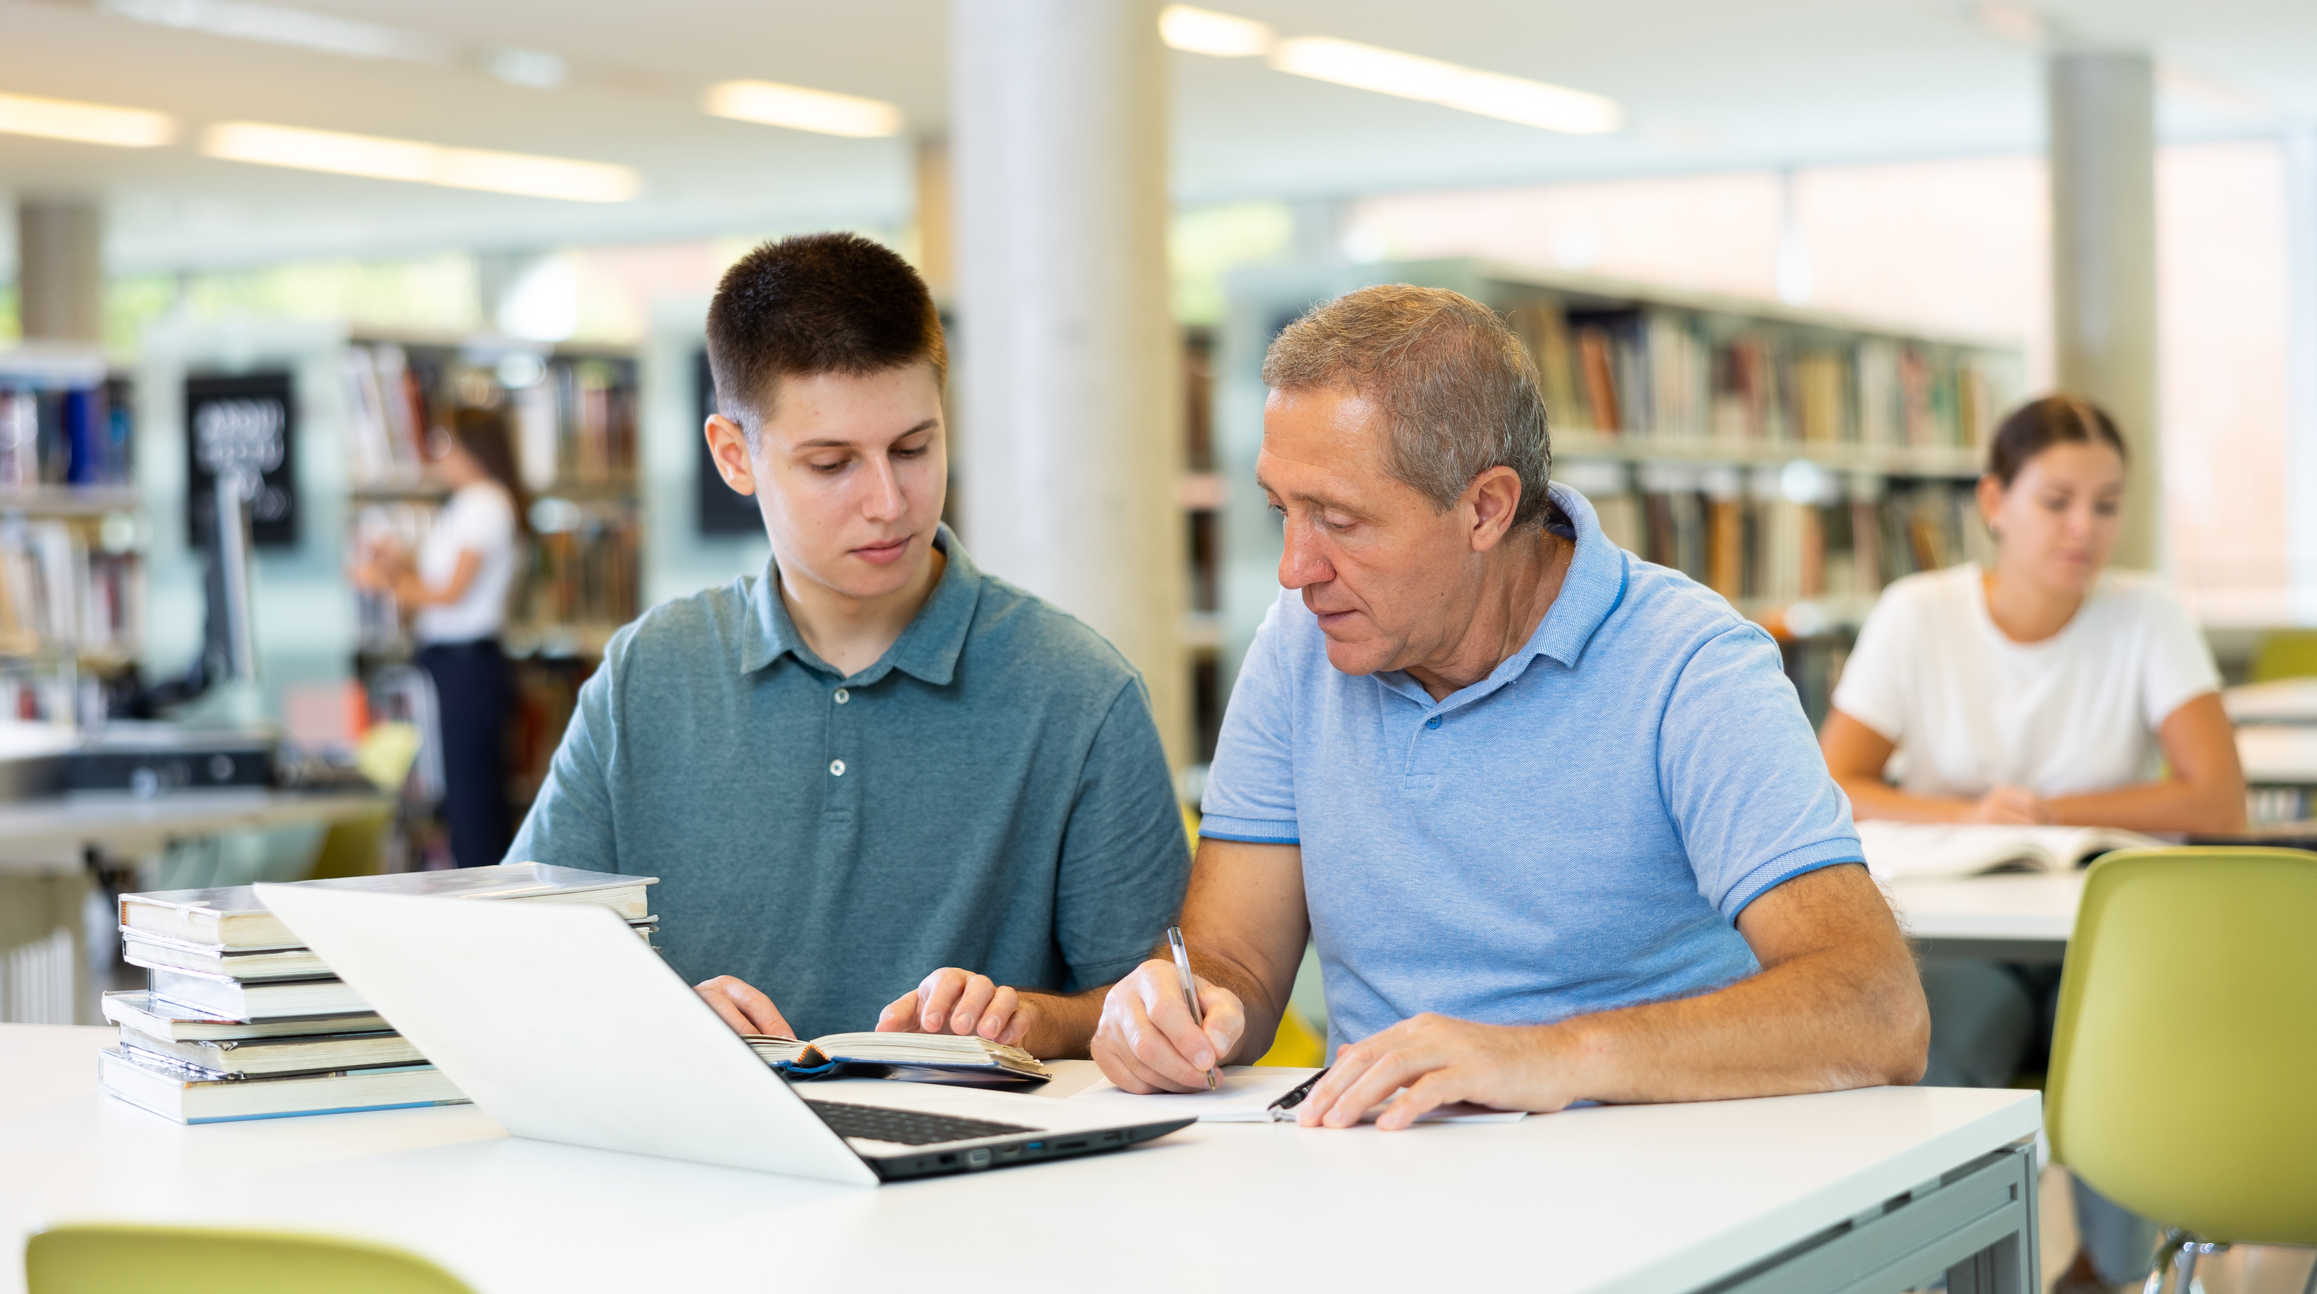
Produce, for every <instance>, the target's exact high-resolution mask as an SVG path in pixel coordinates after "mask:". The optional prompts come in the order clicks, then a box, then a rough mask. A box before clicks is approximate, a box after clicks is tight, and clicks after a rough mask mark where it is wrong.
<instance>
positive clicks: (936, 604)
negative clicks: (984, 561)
mask: <svg viewBox="0 0 2317 1294" xmlns="http://www.w3.org/2000/svg"><path fill="white" fill-rule="evenodd" d="M933 544H934V547H936V548H939V549H940V550H941V551H942V554H943V555H944V556H946V557H947V558H948V559H949V564H948V566H947V568H946V569H944V570H943V571H942V573H941V582H940V583H938V584H936V585H934V586H933V596H932V597H930V598H927V599H926V600H925V605H924V606H922V607H919V608H918V609H917V615H916V617H915V618H913V619H912V620H910V622H909V626H908V627H907V628H905V629H903V630H902V631H901V636H900V637H899V638H897V639H895V640H894V642H893V645H892V646H891V647H888V648H886V649H885V654H884V655H883V656H882V657H879V658H878V660H877V663H876V664H874V665H871V666H870V667H869V668H867V669H865V670H862V671H861V672H860V673H859V674H856V675H854V676H853V677H852V679H850V680H848V681H849V682H853V683H857V684H859V685H862V686H866V685H868V684H870V683H874V682H876V681H877V680H879V679H881V678H883V677H885V675H886V674H887V673H889V672H891V671H893V670H900V671H901V672H902V673H904V674H908V675H910V676H911V677H913V678H917V679H920V680H922V681H924V682H927V683H931V684H933V685H934V686H936V687H943V686H947V685H948V683H949V681H950V679H951V678H952V677H954V676H955V674H956V673H957V658H958V654H959V653H961V652H963V651H964V650H965V639H966V634H967V632H968V631H970V630H971V629H972V628H973V613H974V608H975V607H976V606H977V605H979V604H980V602H981V587H982V573H981V568H980V567H978V566H976V565H974V562H973V558H972V557H970V556H968V555H967V554H966V551H965V545H964V544H961V543H959V542H958V540H957V536H956V534H954V533H952V532H951V530H950V528H949V525H948V523H947V522H944V523H942V525H941V528H940V529H939V530H938V531H937V532H935V534H934V537H933ZM749 602H750V605H749V612H750V615H749V616H748V618H747V620H746V621H745V623H744V627H743V631H742V632H743V633H744V635H745V641H743V642H742V643H741V650H740V671H741V673H743V674H753V673H755V672H756V671H758V670H760V669H763V668H764V667H766V666H767V665H770V664H772V663H773V662H774V661H776V660H779V659H780V657H781V655H782V654H783V653H786V654H789V655H792V656H795V657H796V658H797V659H798V660H799V661H801V662H803V663H804V664H805V665H807V666H810V667H812V668H814V669H820V670H827V671H828V672H830V673H832V674H833V673H835V672H836V671H835V670H834V669H832V668H831V667H830V666H829V664H828V662H826V661H824V660H822V659H821V658H820V656H819V655H818V654H817V653H815V652H814V651H813V649H812V648H810V647H808V646H806V645H805V640H804V635H803V634H801V633H799V632H797V627H796V621H794V620H792V619H790V618H789V614H788V604H787V603H786V602H784V601H783V600H782V599H781V596H780V565H779V562H778V561H777V560H775V559H773V558H770V557H768V558H766V559H765V562H764V571H763V573H762V574H761V575H759V576H758V577H757V580H756V584H755V587H754V588H753V589H751V590H750V593H749Z"/></svg>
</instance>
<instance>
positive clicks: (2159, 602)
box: [2140, 584, 2220, 732]
mask: <svg viewBox="0 0 2317 1294" xmlns="http://www.w3.org/2000/svg"><path fill="white" fill-rule="evenodd" d="M2144 597H2145V601H2144V603H2143V604H2142V605H2143V611H2142V615H2143V617H2144V620H2143V629H2142V632H2144V633H2146V634H2147V635H2148V653H2147V664H2146V665H2145V667H2144V669H2143V672H2142V675H2141V683H2140V703H2141V709H2142V718H2143V719H2144V720H2145V721H2146V722H2147V724H2148V730H2149V731H2150V732H2154V731H2156V730H2157V729H2159V728H2162V727H2163V726H2164V721H2165V720H2166V719H2168V718H2171V717H2172V712H2173V711H2175V710H2177V709H2179V708H2180V707H2181V706H2182V705H2185V704H2186V703H2188V702H2190V701H2193V700H2195V699H2196V698H2197V697H2200V696H2203V695H2204V694H2205V693H2207V692H2217V691H2219V690H2220V670H2219V669H2218V668H2217V667H2215V666H2214V664H2213V660H2212V648H2211V647H2210V646H2209V645H2208V644H2206V642H2205V641H2204V634H2203V633H2202V632H2201V631H2200V630H2198V629H2197V627H2196V622H2195V621H2194V620H2192V619H2190V618H2189V614H2188V609H2187V608H2186V607H2183V606H2181V605H2180V600H2179V599H2178V598H2175V597H2173V596H2172V594H2171V592H2170V591H2169V590H2166V589H2164V588H2162V587H2159V586H2157V585H2154V584H2151V585H2149V586H2148V588H2147V590H2146V591H2145V594H2144Z"/></svg>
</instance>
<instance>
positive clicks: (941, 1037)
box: [741, 1033, 1053, 1086]
mask: <svg viewBox="0 0 2317 1294" xmlns="http://www.w3.org/2000/svg"><path fill="white" fill-rule="evenodd" d="M741 1036H742V1037H743V1038H744V1039H745V1040H746V1041H747V1043H748V1045H749V1046H750V1047H751V1048H753V1049H754V1050H755V1052H756V1054H757V1055H758V1056H759V1057H760V1058H762V1059H763V1060H764V1061H765V1062H766V1063H768V1064H770V1065H771V1066H772V1067H773V1068H774V1069H777V1070H779V1071H780V1072H781V1074H782V1075H783V1076H785V1077H788V1078H792V1079H801V1078H906V1079H915V1080H917V1081H919V1082H930V1083H960V1084H968V1085H973V1086H1013V1085H1016V1084H1021V1083H1041V1082H1044V1081H1045V1080H1047V1079H1049V1078H1052V1077H1053V1074H1052V1073H1051V1072H1049V1071H1048V1070H1047V1068H1046V1067H1045V1066H1044V1065H1041V1064H1039V1063H1038V1058H1037V1057H1035V1056H1033V1055H1031V1054H1030V1053H1028V1052H1026V1051H1023V1050H1022V1049H1021V1048H1019V1047H1012V1046H1008V1045H1007V1044H1005V1043H1002V1042H991V1041H989V1040H988V1039H987V1038H975V1037H970V1036H968V1037H959V1036H958V1035H956V1034H946V1033H830V1034H823V1035H821V1036H820V1037H818V1038H815V1039H813V1040H812V1041H811V1042H804V1041H801V1040H799V1039H796V1038H777V1037H774V1036H772V1035H770V1034H762V1033H751V1034H743V1035H741Z"/></svg>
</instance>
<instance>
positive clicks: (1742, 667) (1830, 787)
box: [1658, 625, 1865, 921]
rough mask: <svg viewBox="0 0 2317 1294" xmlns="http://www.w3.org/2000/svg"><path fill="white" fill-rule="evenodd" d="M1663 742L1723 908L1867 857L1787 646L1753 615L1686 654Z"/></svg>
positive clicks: (1689, 834) (1684, 825) (1703, 875)
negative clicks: (1788, 663) (1790, 669)
mask: <svg viewBox="0 0 2317 1294" xmlns="http://www.w3.org/2000/svg"><path fill="white" fill-rule="evenodd" d="M1658 752H1659V753H1658V776H1659V778H1660V784H1661V785H1662V787H1663V788H1664V795H1665V800H1666V808H1667V810H1668V812H1669V813H1670V814H1671V815H1672V817H1673V820H1674V823H1675V825H1676V827H1677V828H1678V829H1679V830H1680V832H1681V840H1682V848H1683V850H1684V851H1685V852H1686V853H1687V854H1688V855H1689V860H1690V867H1691V869H1692V870H1693V871H1695V872H1696V873H1697V878H1698V892H1699V893H1700V894H1703V895H1704V896H1705V897H1706V900H1707V901H1708V902H1710V903H1712V904H1713V905H1714V907H1715V908H1716V909H1717V910H1719V911H1720V912H1721V914H1722V915H1723V917H1725V918H1726V919H1728V920H1730V921H1736V920H1737V919H1738V914H1739V913H1740V912H1742V911H1744V910H1745V907H1746V905H1747V904H1749V903H1752V902H1753V901H1754V900H1755V899H1757V898H1760V897H1761V896H1762V895H1763V894H1766V893H1768V892H1769V891H1770V890H1772V889H1774V888H1776V887H1777V886H1778V885H1780V884H1783V883H1784V882H1786V881H1789V880H1792V879H1793V878H1795V877H1797V876H1800V875H1802V874H1803V873H1804V872H1811V871H1816V870H1817V869H1819V868H1821V867H1830V866H1833V865H1835V864H1837V863H1855V862H1860V861H1862V860H1863V859H1864V857H1865V854H1864V852H1863V851H1862V850H1861V849H1860V848H1859V842H1858V831H1857V829H1856V828H1854V827H1853V826H1852V825H1851V820H1850V802H1849V801H1848V800H1847V799H1845V798H1844V797H1843V794H1842V791H1841V789H1840V788H1838V787H1836V786H1835V784H1834V778H1833V777H1832V776H1830V775H1829V774H1828V773H1827V771H1826V760H1825V758H1824V757H1823V756H1821V755H1820V754H1819V753H1818V742H1817V740H1816V738H1815V737H1814V736H1813V735H1812V733H1811V731H1810V720H1809V719H1808V718H1807V717H1805V716H1804V715H1803V713H1802V703H1801V701H1800V699H1799V698H1797V697H1796V696H1795V695H1794V685H1793V684H1792V683H1790V682H1788V681H1787V679H1786V674H1785V671H1784V669H1783V668H1781V666H1780V663H1779V657H1778V645H1777V644H1776V643H1774V642H1772V641H1771V640H1770V636H1769V635H1768V634H1765V633H1763V632H1762V631H1761V630H1760V629H1758V628H1756V627H1754V626H1753V625H1739V626H1734V627H1732V628H1730V629H1728V630H1726V631H1724V632H1723V633H1720V634H1717V635H1715V636H1714V637H1713V638H1711V639H1709V640H1708V641H1707V642H1706V643H1705V644H1704V645H1703V646H1702V647H1700V648H1699V649H1698V651H1697V652H1696V654H1695V655H1693V656H1691V657H1690V659H1689V660H1688V661H1687V662H1685V663H1684V664H1683V666H1682V671H1681V676H1680V678H1679V679H1678V680H1676V682H1675V683H1674V687H1673V693H1672V695H1671V697H1670V698H1669V699H1668V700H1667V702H1666V708H1665V717H1664V719H1663V720H1662V721H1661V726H1660V730H1659V736H1658Z"/></svg>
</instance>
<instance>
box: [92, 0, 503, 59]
mask: <svg viewBox="0 0 2317 1294" xmlns="http://www.w3.org/2000/svg"><path fill="white" fill-rule="evenodd" d="M97 7H98V8H99V9H101V10H102V11H104V12H105V13H109V14H112V15H114V16H116V17H120V18H127V19H131V20H133V21H135V22H149V23H155V24H158V25H160V26H163V27H178V28H182V29H184V30H186V31H199V32H207V33H209V34H210V35H212V36H227V37H231V38H233V39H235V40H254V41H263V42H265V43H267V44H271V45H294V46H297V47H298V48H300V49H318V50H322V51H324V52H326V53H331V54H347V55H351V56H353V57H355V58H399V59H407V60H409V61H411V62H416V63H449V62H451V61H453V60H454V59H455V58H456V57H457V54H458V50H457V48H456V47H455V46H453V45H452V44H451V42H449V41H446V40H443V39H441V38H439V37H435V36H429V35H427V34H425V33H424V32H416V31H411V30H409V29H408V28H404V27H387V26H382V25H380V24H378V23H372V22H362V21H359V20H357V19H353V18H340V17H338V16H336V15H335V14H322V13H312V12H309V11H307V10H304V9H285V8H283V7H281V6H279V5H270V4H249V3H245V2H244V0H99V3H98V6H97Z"/></svg>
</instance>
